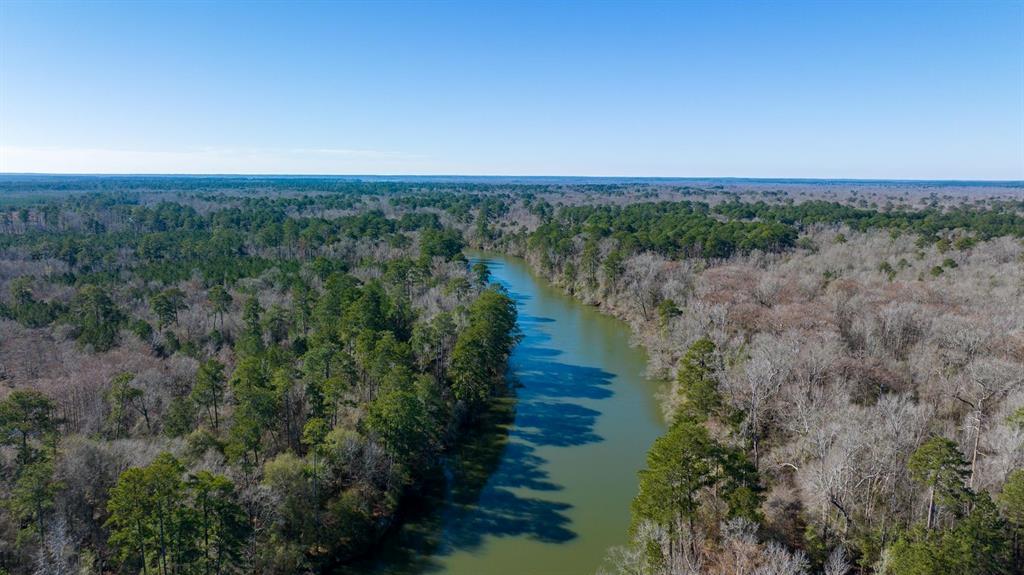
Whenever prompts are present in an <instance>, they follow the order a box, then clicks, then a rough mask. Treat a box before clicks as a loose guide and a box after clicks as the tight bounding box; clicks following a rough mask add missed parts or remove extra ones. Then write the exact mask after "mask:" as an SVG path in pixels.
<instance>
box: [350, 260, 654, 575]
mask: <svg viewBox="0 0 1024 575" xmlns="http://www.w3.org/2000/svg"><path fill="white" fill-rule="evenodd" d="M471 258H473V259H474V260H482V261H484V262H485V263H487V265H488V266H489V267H490V269H491V273H492V281H495V282H497V283H500V284H501V285H503V286H505V288H506V289H507V290H508V291H509V293H510V295H512V297H513V298H514V299H515V301H516V304H517V306H518V311H519V328H520V330H521V332H522V336H523V338H522V341H521V342H520V343H519V345H518V346H517V347H516V348H515V351H514V352H513V354H512V357H511V358H510V361H509V377H510V378H511V379H512V381H513V382H514V385H515V386H516V388H517V389H516V397H515V400H514V401H509V402H508V403H499V404H498V406H497V408H496V409H495V410H494V413H493V414H492V418H491V419H492V423H491V426H490V430H485V431H483V432H481V433H479V434H478V437H474V438H472V439H471V440H470V441H469V442H468V443H467V445H465V446H464V447H463V448H462V449H460V450H459V451H458V452H457V453H456V454H455V456H454V457H453V461H452V463H451V464H450V465H449V468H450V475H449V477H448V481H447V484H448V485H451V486H452V487H451V488H450V489H446V490H444V495H442V496H441V497H440V498H439V500H438V501H436V502H435V503H434V504H433V505H431V506H429V507H428V508H427V509H425V510H423V511H421V512H420V514H419V516H418V517H413V518H412V519H410V520H409V521H407V522H406V524H405V525H404V526H403V527H402V528H401V529H400V530H399V532H398V533H397V534H396V535H395V536H393V537H391V538H390V540H389V541H388V543H387V544H386V545H385V546H384V548H383V549H382V550H381V552H380V553H379V554H377V557H376V559H375V560H374V561H373V563H372V567H371V568H370V569H368V571H370V572H372V573H378V574H384V573H386V574H394V573H402V574H410V575H411V574H417V573H445V574H451V575H506V574H507V575H583V574H592V573H594V571H595V570H596V569H597V568H598V566H599V565H600V563H601V560H602V558H603V557H604V554H605V551H606V550H607V548H608V547H610V546H614V545H620V544H622V543H624V542H625V540H626V536H627V535H626V532H627V530H628V528H629V504H630V501H631V500H632V498H633V496H634V495H636V490H637V471H638V470H639V469H640V468H641V467H642V466H643V463H644V458H645V456H646V452H647V449H648V448H649V447H650V445H651V443H653V441H654V439H655V438H656V437H657V436H658V435H659V434H660V433H661V432H662V431H663V429H664V427H663V423H662V419H661V417H660V415H659V411H658V406H657V401H656V398H655V392H656V391H657V389H658V387H659V384H658V383H657V382H655V381H651V380H649V379H647V378H646V377H645V366H646V361H647V358H646V355H645V353H644V351H643V350H642V349H639V348H635V347H631V346H630V342H629V339H630V336H629V333H630V331H629V326H627V325H626V324H625V323H623V322H621V321H619V320H616V319H614V318H611V317H608V316H605V315H602V314H601V313H599V312H598V311H597V310H595V309H593V308H591V307H588V306H585V305H582V304H580V303H578V302H576V301H575V300H573V299H572V298H570V297H569V296H567V295H565V294H564V293H562V292H561V291H560V290H558V289H557V288H555V287H553V286H551V285H549V284H548V283H547V282H546V281H544V280H543V279H541V278H538V277H537V276H535V275H534V274H533V273H532V272H531V270H530V268H529V266H528V265H527V264H526V262H524V261H522V260H520V259H516V258H511V257H506V256H500V255H494V254H489V253H487V254H484V253H473V254H471ZM498 426H502V427H505V428H506V429H507V433H505V432H504V430H498V429H496V428H497V427H498ZM496 438H497V439H496ZM360 571H362V569H361V570H360Z"/></svg>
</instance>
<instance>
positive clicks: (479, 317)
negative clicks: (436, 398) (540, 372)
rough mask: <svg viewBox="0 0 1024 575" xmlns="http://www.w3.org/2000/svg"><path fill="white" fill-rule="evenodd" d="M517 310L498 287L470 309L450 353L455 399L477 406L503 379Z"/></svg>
mask: <svg viewBox="0 0 1024 575" xmlns="http://www.w3.org/2000/svg"><path fill="white" fill-rule="evenodd" d="M515 324H516V307H515V302H513V301H512V298H510V297H509V296H508V295H507V294H506V293H504V291H502V290H501V289H500V288H497V287H491V288H488V289H486V290H484V291H483V292H482V293H481V294H480V297H479V298H477V299H476V301H474V302H473V304H472V305H471V306H470V308H469V325H468V326H467V327H466V329H465V330H463V331H462V333H461V334H459V337H458V339H457V340H456V341H455V348H454V350H453V351H452V368H451V378H452V382H451V389H452V394H453V395H454V396H455V398H456V399H458V400H460V401H464V402H466V403H468V404H470V405H480V404H481V403H483V402H484V401H485V400H486V399H487V398H489V397H490V396H491V394H492V393H493V392H494V390H495V388H496V387H497V386H498V383H499V382H500V381H502V380H503V375H504V373H503V372H504V366H505V359H506V358H507V357H508V354H509V353H510V352H511V351H512V346H513V345H514V344H515V341H516V339H515V336H514V330H515Z"/></svg>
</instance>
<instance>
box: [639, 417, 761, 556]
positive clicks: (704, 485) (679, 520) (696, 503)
mask: <svg viewBox="0 0 1024 575" xmlns="http://www.w3.org/2000/svg"><path fill="white" fill-rule="evenodd" d="M759 492H760V487H759V486H758V485H757V474H756V471H755V470H754V469H753V466H752V465H751V464H750V462H749V461H748V460H747V458H746V455H745V454H744V453H743V452H742V451H740V450H736V449H733V448H730V447H727V446H724V445H722V444H721V443H719V442H718V441H716V440H715V439H713V438H712V437H711V435H710V434H709V433H708V430H707V428H705V427H704V426H703V425H702V424H701V423H700V422H698V421H694V420H691V419H687V418H685V417H681V418H677V419H676V421H675V422H674V423H673V424H672V426H671V427H670V428H669V430H668V432H667V433H665V435H662V436H661V437H659V438H658V439H657V440H655V442H654V445H653V446H652V447H651V449H650V451H649V452H648V454H647V466H646V468H645V469H643V470H642V471H640V491H639V494H638V495H637V496H636V498H635V499H634V500H633V505H632V516H633V528H634V529H635V528H636V527H637V526H639V525H640V524H641V523H642V522H643V521H653V522H654V523H656V524H659V525H662V526H664V527H666V528H667V529H668V530H669V532H670V537H678V536H679V535H680V533H679V531H680V529H683V528H684V527H685V528H686V529H689V530H694V529H696V522H697V520H698V517H699V516H700V514H701V512H702V511H701V510H702V509H703V508H704V507H705V502H706V501H708V500H709V499H715V498H721V500H723V501H724V502H725V503H726V505H727V508H728V515H729V516H743V517H748V518H753V519H757V518H758V516H759V515H758V511H757V509H758V507H759V505H760V495H759ZM711 521H712V522H711V525H714V524H715V521H714V520H713V519H712V520H711Z"/></svg>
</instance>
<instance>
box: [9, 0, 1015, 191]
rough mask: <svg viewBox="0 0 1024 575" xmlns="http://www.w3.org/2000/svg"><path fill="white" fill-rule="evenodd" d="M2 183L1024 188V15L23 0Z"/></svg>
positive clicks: (1007, 7) (995, 7) (970, 10)
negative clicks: (845, 181) (747, 183)
mask: <svg viewBox="0 0 1024 575" xmlns="http://www.w3.org/2000/svg"><path fill="white" fill-rule="evenodd" d="M0 172H15V173H20V172H51V173H219V174H226V173H233V174H235V173H237V174H466V175H579V176H666V177H780V178H781V177H787V178H788V177H794V178H878V179H981V180H1022V179H1024V1H1022V0H1018V1H1014V2H983V1H977V2H965V3H958V2H928V3H915V2H871V1H859V2H838V1H821V2H803V3H768V2H714V3H703V2H677V3H668V2H663V3H640V2H630V3H612V2H601V3H587V2H544V3H532V2H509V3H494V2H472V3H459V2H452V3H447V2H445V3H440V2H416V3H390V2H376V3H368V4H361V3H341V2H288V3H275V2H258V3H256V2H251V3H245V2H220V3H213V2H188V3H183V2H179V3H161V2H137V3H130V2H114V3H102V2H87V3H75V2H17V1H12V0H0Z"/></svg>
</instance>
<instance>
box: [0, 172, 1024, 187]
mask: <svg viewBox="0 0 1024 575" xmlns="http://www.w3.org/2000/svg"><path fill="white" fill-rule="evenodd" d="M6 177H122V178H123V177H130V178H252V179H256V178H294V179H302V178H329V179H340V180H345V179H348V180H356V179H362V178H372V179H376V180H396V179H401V180H409V181H417V180H444V179H450V180H472V179H481V180H516V179H522V180H616V181H620V182H634V181H636V182H639V181H665V182H670V181H689V182H700V181H706V182H719V181H725V182H730V181H731V182H765V183H820V182H836V183H867V184H870V183H906V184H923V183H942V184H985V185H1007V186H1024V179H1014V180H988V179H969V178H968V179H959V178H954V179H949V178H941V179H929V178H857V177H805V176H800V177H788V176H781V177H774V176H589V175H510V174H298V173H291V174H289V173H279V172H267V173H230V172H223V173H221V172H208V173H203V172H187V173H186V172H181V173H170V172H167V173H165V172H0V178H6Z"/></svg>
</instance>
